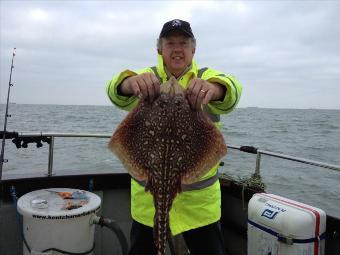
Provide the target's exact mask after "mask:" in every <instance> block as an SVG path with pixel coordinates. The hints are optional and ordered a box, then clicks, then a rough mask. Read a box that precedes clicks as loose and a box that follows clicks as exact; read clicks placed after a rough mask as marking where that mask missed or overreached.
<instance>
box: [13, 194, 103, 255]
mask: <svg viewBox="0 0 340 255" xmlns="http://www.w3.org/2000/svg"><path fill="white" fill-rule="evenodd" d="M58 192H69V193H70V194H74V195H73V198H72V199H64V198H63V197H62V196H61V195H60V194H62V193H58ZM64 194H65V193H64ZM100 204H101V200H100V198H99V197H98V196H97V195H95V194H93V193H90V192H87V191H80V190H75V189H68V188H53V189H44V190H36V191H33V192H30V193H27V194H25V195H24V196H22V197H20V199H19V200H18V204H17V207H18V212H19V213H20V214H21V215H22V216H23V236H24V248H23V254H24V255H26V254H51V255H52V254H53V255H54V254H63V253H61V252H59V251H66V252H68V253H84V252H89V253H88V254H92V252H91V250H93V247H94V229H95V226H94V225H93V224H92V223H91V218H92V216H93V215H94V214H95V213H96V212H97V211H98V210H99V208H100ZM29 250H30V251H29Z"/></svg>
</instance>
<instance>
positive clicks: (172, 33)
mask: <svg viewBox="0 0 340 255" xmlns="http://www.w3.org/2000/svg"><path fill="white" fill-rule="evenodd" d="M195 49H196V39H195V37H194V34H193V32H192V30H191V27H190V24H189V23H188V22H186V21H183V20H179V19H175V20H172V21H169V22H167V23H165V24H164V26H163V28H162V30H161V33H160V36H159V39H158V42H157V51H158V62H159V63H158V66H157V67H148V68H145V69H142V70H140V71H138V72H134V71H130V70H126V71H123V72H121V73H119V74H118V75H116V76H115V77H113V79H112V80H111V81H110V82H109V83H108V85H107V94H108V96H109V98H110V100H111V101H112V103H113V104H115V105H116V106H118V107H120V108H121V109H124V110H131V109H132V108H133V107H135V106H136V105H137V103H138V99H139V98H141V97H143V98H146V99H148V100H150V102H153V100H154V99H155V98H157V97H158V96H159V94H160V86H162V85H161V84H163V83H165V82H166V81H167V80H168V79H169V78H170V77H171V76H174V77H175V78H176V79H177V80H178V82H179V84H180V85H181V86H182V87H183V88H184V89H186V91H187V93H186V95H187V99H188V101H189V104H190V105H191V107H192V109H193V110H195V111H201V110H202V109H204V111H206V112H207V114H208V115H209V116H210V118H211V119H212V120H213V121H214V122H215V124H216V125H217V126H220V122H219V114H224V113H228V112H230V111H231V110H233V109H234V108H235V106H236V104H237V103H238V101H239V98H240V95H241V92H242V87H241V85H240V84H239V83H238V82H237V81H236V79H235V78H233V77H232V76H230V75H226V74H224V73H221V72H218V71H215V70H213V69H210V68H201V69H199V68H198V65H197V63H196V62H195V61H194V60H193V56H194V54H195ZM218 165H219V164H217V165H216V166H215V167H213V169H211V170H210V171H209V172H208V173H207V174H206V175H205V176H203V177H202V179H201V180H200V181H199V183H197V184H196V183H194V184H191V185H187V186H188V187H186V188H183V192H182V193H180V194H178V195H177V197H176V198H175V200H174V202H173V205H172V209H171V211H170V229H171V233H172V234H173V235H177V234H179V233H183V237H184V240H185V242H186V244H187V246H188V248H189V250H190V254H192V255H199V254H202V255H203V254H211V255H222V254H225V251H224V247H223V240H222V235H221V233H220V228H219V219H220V216H221V208H220V206H221V194H220V185H219V182H218V178H217V169H218ZM131 213H132V218H133V223H132V228H131V236H130V238H131V249H130V253H129V254H130V255H135V254H136V255H137V254H139V255H142V254H143V255H144V254H145V255H153V254H156V248H155V245H154V243H153V234H152V226H153V217H154V213H155V209H154V205H153V198H152V195H151V194H150V192H145V189H144V187H143V186H142V185H140V184H139V183H137V182H136V181H135V180H133V179H132V180H131Z"/></svg>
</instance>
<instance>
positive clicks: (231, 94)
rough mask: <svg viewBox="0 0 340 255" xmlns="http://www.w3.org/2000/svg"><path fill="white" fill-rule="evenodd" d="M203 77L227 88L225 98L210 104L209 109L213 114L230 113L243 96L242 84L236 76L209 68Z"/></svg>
mask: <svg viewBox="0 0 340 255" xmlns="http://www.w3.org/2000/svg"><path fill="white" fill-rule="evenodd" d="M202 79H203V80H207V81H209V82H216V83H219V84H221V85H223V86H225V87H226V88H227V91H226V94H225V96H224V98H223V99H221V100H220V101H212V102H210V103H209V104H208V108H209V111H210V112H211V113H212V114H225V113H229V112H231V111H232V110H233V109H234V108H235V107H236V105H237V103H238V102H239V100H240V97H241V93H242V86H241V84H240V83H239V82H238V81H237V80H236V78H235V77H233V76H232V75H228V74H224V73H222V72H218V71H215V70H213V69H210V68H209V69H208V70H206V71H205V72H204V73H203V75H202Z"/></svg>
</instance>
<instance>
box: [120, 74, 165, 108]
mask: <svg viewBox="0 0 340 255" xmlns="http://www.w3.org/2000/svg"><path fill="white" fill-rule="evenodd" d="M118 91H119V92H120V93H121V94H122V95H126V96H127V95H135V96H137V97H139V98H146V99H149V100H150V102H153V100H154V99H156V98H157V97H158V96H159V94H160V82H159V80H158V79H157V77H156V75H155V74H154V73H142V74H139V75H135V76H131V77H128V78H126V79H125V80H124V81H123V82H122V83H121V84H120V85H119V88H118Z"/></svg>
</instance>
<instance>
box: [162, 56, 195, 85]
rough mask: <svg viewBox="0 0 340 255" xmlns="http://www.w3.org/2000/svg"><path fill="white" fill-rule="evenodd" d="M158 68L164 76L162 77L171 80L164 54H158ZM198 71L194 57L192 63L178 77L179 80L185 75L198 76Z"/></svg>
mask: <svg viewBox="0 0 340 255" xmlns="http://www.w3.org/2000/svg"><path fill="white" fill-rule="evenodd" d="M157 69H158V71H159V73H160V75H161V77H162V79H163V80H164V79H166V80H169V79H170V76H171V74H170V72H169V71H168V70H166V67H165V66H164V60H163V56H162V55H160V54H158V66H157ZM197 72H198V67H197V63H196V61H195V60H194V59H193V60H192V62H191V65H190V66H188V67H187V68H186V69H185V70H184V71H183V73H182V74H181V75H180V76H179V77H178V78H177V80H179V79H180V78H181V77H183V76H187V75H188V76H193V77H197Z"/></svg>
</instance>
